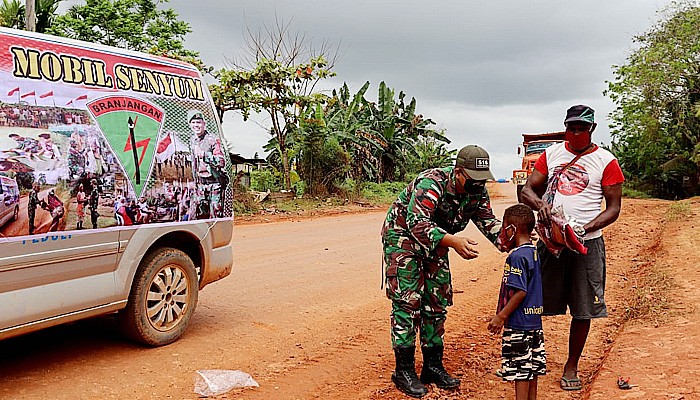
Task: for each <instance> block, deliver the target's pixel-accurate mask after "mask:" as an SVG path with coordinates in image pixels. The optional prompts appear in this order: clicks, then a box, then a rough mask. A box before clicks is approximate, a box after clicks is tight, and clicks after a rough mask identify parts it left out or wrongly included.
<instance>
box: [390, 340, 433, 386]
mask: <svg viewBox="0 0 700 400" xmlns="http://www.w3.org/2000/svg"><path fill="white" fill-rule="evenodd" d="M415 353H416V347H415V346H411V347H397V348H395V349H394V355H395V356H396V370H395V371H394V372H392V374H391V381H392V382H394V384H395V385H396V388H397V389H399V390H400V391H402V392H404V393H406V394H407V395H409V396H411V397H423V396H425V395H426V394H427V393H428V388H426V387H425V385H423V384H422V383H421V382H420V380H418V375H416V364H415V362H416V355H415Z"/></svg>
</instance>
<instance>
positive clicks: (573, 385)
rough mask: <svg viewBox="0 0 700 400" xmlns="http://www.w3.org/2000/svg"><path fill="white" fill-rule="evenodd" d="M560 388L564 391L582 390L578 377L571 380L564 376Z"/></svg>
mask: <svg viewBox="0 0 700 400" xmlns="http://www.w3.org/2000/svg"><path fill="white" fill-rule="evenodd" d="M559 387H561V388H562V390H581V380H580V379H579V378H578V377H575V378H571V379H569V378H565V377H563V376H562V377H561V381H559Z"/></svg>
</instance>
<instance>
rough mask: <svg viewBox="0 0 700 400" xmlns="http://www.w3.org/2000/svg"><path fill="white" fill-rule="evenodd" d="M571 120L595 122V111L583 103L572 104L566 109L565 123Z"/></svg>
mask: <svg viewBox="0 0 700 400" xmlns="http://www.w3.org/2000/svg"><path fill="white" fill-rule="evenodd" d="M569 122H585V123H587V124H592V123H594V122H595V111H594V110H593V109H592V108H590V107H588V106H586V105H583V104H577V105H575V106H571V107H569V109H568V110H566V118H564V123H565V124H566V123H569Z"/></svg>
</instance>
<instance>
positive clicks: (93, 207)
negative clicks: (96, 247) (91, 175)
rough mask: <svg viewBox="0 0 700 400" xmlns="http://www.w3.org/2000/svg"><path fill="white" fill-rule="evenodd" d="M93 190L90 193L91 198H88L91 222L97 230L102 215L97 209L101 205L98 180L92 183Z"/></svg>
mask: <svg viewBox="0 0 700 400" xmlns="http://www.w3.org/2000/svg"><path fill="white" fill-rule="evenodd" d="M90 184H91V186H92V190H91V191H90V197H88V207H89V208H90V221H91V222H92V228H93V229H94V228H97V218H98V217H99V216H100V213H98V212H97V207H99V204H100V192H99V191H98V188H97V179H93V180H92V181H90Z"/></svg>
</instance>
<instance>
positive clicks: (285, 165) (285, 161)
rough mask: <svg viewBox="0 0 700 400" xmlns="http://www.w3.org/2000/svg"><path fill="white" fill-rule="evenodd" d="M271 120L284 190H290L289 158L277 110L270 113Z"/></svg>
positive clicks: (285, 136) (284, 134)
mask: <svg viewBox="0 0 700 400" xmlns="http://www.w3.org/2000/svg"><path fill="white" fill-rule="evenodd" d="M270 117H271V119H272V130H274V131H275V136H276V137H277V144H278V146H279V149H280V159H281V160H282V173H283V174H284V188H285V189H286V190H291V189H292V180H291V178H290V176H289V174H290V173H289V157H288V156H287V133H286V132H284V131H282V128H281V127H280V123H279V120H278V119H277V110H276V109H273V110H272V112H271V113H270Z"/></svg>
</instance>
